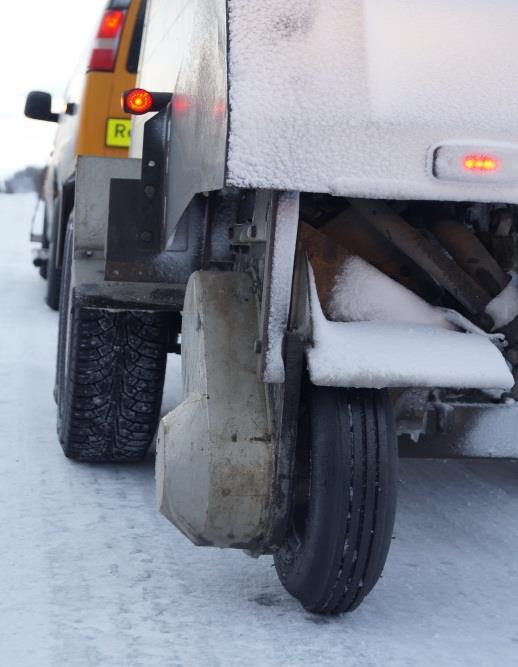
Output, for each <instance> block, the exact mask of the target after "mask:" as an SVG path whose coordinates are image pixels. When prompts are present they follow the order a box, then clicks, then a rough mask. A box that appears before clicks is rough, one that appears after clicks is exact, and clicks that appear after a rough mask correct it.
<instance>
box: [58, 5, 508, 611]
mask: <svg viewBox="0 0 518 667" xmlns="http://www.w3.org/2000/svg"><path fill="white" fill-rule="evenodd" d="M516 25H518V6H517V7H514V6H513V5H511V4H510V3H509V2H507V1H505V0H495V1H493V2H491V3H490V4H489V3H487V2H482V1H481V2H476V3H473V2H467V1H464V0H461V1H459V2H456V3H449V2H442V1H440V2H434V3H421V2H418V1H417V0H410V1H408V0H406V1H403V0H386V2H383V3H378V2H371V1H370V0H340V1H338V0H336V1H335V0H332V1H329V0H302V1H299V2H297V3H286V2H285V1H284V0H268V2H266V3H260V4H257V3H251V2H248V0H228V1H226V0H190V1H189V2H185V3H171V2H169V1H168V0H150V2H148V6H147V13H146V20H145V31H144V41H143V46H142V53H141V59H140V65H139V74H138V79H137V88H133V89H131V90H128V91H124V94H123V108H124V111H125V112H128V113H131V114H133V115H134V121H133V127H132V146H131V149H130V156H132V159H131V157H130V159H129V160H126V161H124V165H123V167H122V168H120V165H119V166H117V165H115V164H114V162H113V161H112V160H110V158H96V157H84V158H80V159H79V163H78V172H77V185H76V201H75V209H74V211H73V214H72V216H71V220H70V224H69V227H68V232H67V241H66V250H65V270H64V283H63V290H62V299H63V301H62V308H61V310H60V333H59V339H60V340H59V353H58V373H57V376H58V380H57V386H58V391H57V395H58V412H59V415H60V417H59V424H60V429H61V431H60V433H61V441H62V444H63V447H64V450H65V453H66V454H67V456H70V457H72V458H75V459H77V460H82V461H128V460H133V459H135V458H138V457H140V456H143V455H144V454H145V452H146V451H147V449H148V447H149V445H150V443H151V441H152V439H153V434H154V431H155V429H156V428H158V436H157V444H156V447H157V455H156V487H157V504H158V507H159V509H160V511H161V512H162V513H163V514H164V515H165V517H167V518H168V519H169V520H170V521H171V522H172V523H173V524H174V526H176V528H177V529H179V530H180V531H181V532H182V533H183V534H184V535H186V536H187V537H188V538H189V539H190V540H191V541H192V542H193V543H194V544H196V545H198V546H205V547H207V546H213V547H219V548H233V549H240V550H242V551H244V552H246V553H248V554H249V555H252V556H261V555H270V556H273V560H274V563H275V568H276V572H277V574H278V576H279V579H280V581H281V583H282V584H283V586H284V587H285V588H286V590H287V591H288V592H289V593H290V594H292V595H293V596H294V597H295V598H297V599H298V600H299V601H300V602H301V604H302V605H303V606H304V608H306V609H307V610H309V611H310V612H313V613H316V614H327V615H332V614H339V613H343V612H349V611H352V610H354V609H356V608H357V607H358V606H359V605H360V603H361V602H362V601H363V600H364V598H365V597H366V596H367V595H368V594H369V593H370V591H371V590H372V589H373V588H374V586H375V584H376V582H377V581H378V580H379V577H380V576H381V573H382V571H383V567H384V564H385V562H386V559H387V555H388V552H389V547H390V543H391V540H392V534H393V526H394V516H395V510H396V496H397V460H398V448H399V451H400V452H401V453H402V454H404V455H413V456H431V457H433V456H477V457H500V458H509V459H512V458H516V455H517V452H518V448H517V442H516V426H517V423H518V422H517V416H518V412H517V406H516V394H517V391H516V376H517V364H518V353H517V345H518V274H517V271H518V228H517V221H518V219H517V208H516V207H517V204H518V143H516V139H515V137H516V136H518V132H517V130H518V127H517V121H516V118H515V114H514V113H513V111H512V110H513V109H514V108H515V106H516V105H515V102H516V101H517V99H516V98H517V96H518V92H517V91H518V88H517V87H516V86H515V85H514V83H513V82H514V81H515V79H516V77H517V76H518V57H517V56H518V53H517V49H518V47H517V44H518V40H516V28H515V26H516ZM488 36H490V37H491V38H490V39H489V37H488ZM121 92H123V91H121ZM117 170H118V171H117ZM157 314H158V317H159V319H158V324H157ZM150 318H152V319H150ZM169 351H178V352H181V356H182V381H183V401H182V403H181V404H180V405H179V406H178V407H177V408H175V409H174V410H173V411H172V412H171V413H169V414H167V415H166V416H165V417H164V418H163V419H162V420H161V421H160V423H159V419H158V416H159V413H158V409H159V403H160V398H161V390H162V385H163V381H164V359H165V356H166V355H167V353H168V352H169ZM398 440H399V442H398Z"/></svg>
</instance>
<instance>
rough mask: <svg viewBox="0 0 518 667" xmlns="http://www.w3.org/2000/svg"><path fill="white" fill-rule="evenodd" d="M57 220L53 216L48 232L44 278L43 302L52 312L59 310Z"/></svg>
mask: <svg viewBox="0 0 518 667" xmlns="http://www.w3.org/2000/svg"><path fill="white" fill-rule="evenodd" d="M57 218H58V216H57V215H55V216H54V220H53V223H52V229H51V230H50V242H49V258H48V261H47V268H46V278H47V294H46V297H45V301H46V303H47V306H48V307H49V308H51V309H52V310H59V293H60V290H61V271H62V269H61V267H60V266H58V265H57V264H58V257H57V245H58V244H57V236H58V229H57Z"/></svg>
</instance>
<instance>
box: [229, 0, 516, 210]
mask: <svg viewBox="0 0 518 667" xmlns="http://www.w3.org/2000/svg"><path fill="white" fill-rule="evenodd" d="M228 6H229V40H230V41H229V44H230V50H229V83H230V135H229V155H228V178H229V182H230V183H233V184H235V185H239V186H244V187H248V186H251V187H262V188H278V189H292V190H300V191H309V192H330V193H334V194H341V195H352V196H358V197H381V198H393V199H406V198H417V199H421V198H425V199H431V200H466V201H470V200H473V201H503V202H514V203H516V202H518V187H517V185H516V179H513V180H512V183H511V184H510V183H509V182H505V181H506V173H504V172H506V169H504V168H503V167H504V166H505V165H504V162H505V160H504V161H503V162H502V170H501V175H502V177H503V180H504V182H503V183H502V184H501V185H499V184H498V183H496V180H497V176H498V175H496V174H494V175H492V176H491V177H490V179H489V180H490V182H489V183H488V184H487V185H484V183H480V180H481V179H480V175H477V176H478V178H475V177H474V175H473V174H468V173H464V172H463V168H462V160H459V161H458V163H457V164H456V165H455V168H456V169H457V171H455V169H454V173H453V177H454V178H455V181H457V182H455V181H450V180H439V179H438V178H434V177H433V158H434V154H435V150H436V149H437V148H438V147H439V146H444V145H446V146H454V147H456V149H457V150H460V152H461V155H463V154H464V153H462V150H461V149H460V148H459V146H461V147H462V146H464V147H465V151H466V153H467V154H472V153H477V151H478V150H483V149H487V148H488V147H491V150H494V151H495V155H496V156H497V158H499V153H498V150H499V148H503V150H504V152H505V155H506V156H507V155H508V154H513V155H514V154H515V153H513V151H515V149H516V148H517V144H516V143H509V142H510V141H511V142H512V141H513V140H514V141H516V137H517V136H518V117H517V115H516V114H515V112H514V110H515V109H516V107H517V105H518V3H517V2H516V1H515V0H455V2H452V1H451V0H434V2H427V1H426V0H264V1H263V2H251V1H250V0H229V2H228ZM511 166H512V168H513V169H514V165H511ZM507 176H508V174H507ZM459 179H460V181H459ZM463 179H464V180H463ZM472 179H473V180H472ZM464 181H466V182H464ZM470 181H471V182H470Z"/></svg>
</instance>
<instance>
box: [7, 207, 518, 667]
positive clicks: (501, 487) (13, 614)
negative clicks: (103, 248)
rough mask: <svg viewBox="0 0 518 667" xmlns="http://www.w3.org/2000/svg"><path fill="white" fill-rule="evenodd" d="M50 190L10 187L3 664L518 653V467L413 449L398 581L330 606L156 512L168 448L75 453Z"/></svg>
mask: <svg viewBox="0 0 518 667" xmlns="http://www.w3.org/2000/svg"><path fill="white" fill-rule="evenodd" d="M33 204H34V199H33V198H32V197H31V196H26V195H24V196H22V195H16V196H6V195H0V230H1V233H0V280H1V287H2V292H1V294H2V296H1V301H0V304H1V328H0V480H1V481H0V489H1V491H0V525H1V526H2V530H1V533H0V568H1V569H0V667H47V666H55V667H76V666H77V667H83V666H87V665H88V666H92V667H111V666H113V667H162V666H164V667H173V666H178V667H180V666H181V667H183V666H189V667H190V666H195V667H198V666H203V667H206V666H207V667H209V666H214V667H215V666H221V667H227V666H228V665H246V666H256V665H257V666H261V667H263V666H264V667H267V666H270V665H271V666H277V665H278V666H283V667H284V666H288V665H290V666H291V665H293V666H297V667H298V666H302V665H312V666H313V665H315V666H320V665H336V666H337V667H338V666H340V667H348V666H351V667H352V666H354V667H364V666H369V667H370V666H378V665H379V666H383V667H389V666H394V667H406V666H408V667H418V666H421V665H430V666H432V665H433V666H434V667H435V666H439V667H454V666H456V665H463V666H470V667H471V666H476V667H482V666H484V667H485V666H487V667H493V666H498V667H507V666H509V667H511V666H512V667H515V666H516V665H518V465H515V464H511V463H506V462H495V461H493V462H468V463H462V462H439V461H436V462H429V461H404V462H402V464H401V470H400V480H401V481H400V499H399V513H398V520H397V526H396V531H395V537H394V541H393V547H392V551H391V554H390V556H389V561H388V564H387V567H386V570H385V574H384V577H383V579H382V580H381V582H380V584H379V585H378V587H377V588H376V589H375V590H374V592H373V593H372V594H371V595H370V596H369V597H368V598H367V600H366V602H365V603H364V605H363V606H362V608H361V609H360V610H358V611H357V612H355V613H353V614H351V615H349V616H346V617H343V618H338V619H326V618H315V617H312V616H311V615H309V614H307V613H306V612H305V611H304V610H303V609H302V608H301V607H300V606H299V605H298V604H297V603H296V602H295V601H294V600H292V599H291V598H290V597H289V596H288V595H287V594H286V593H285V592H284V590H283V589H282V588H281V586H280V584H279V583H278V581H277V578H276V576H275V572H274V570H273V568H272V562H271V559H270V558H261V559H259V560H252V559H250V558H248V557H246V556H244V555H242V554H241V553H237V552H224V551H217V550H212V549H208V550H207V549H197V548H195V547H193V546H192V545H191V544H190V543H189V542H188V541H187V540H186V539H185V538H183V537H182V536H181V535H180V534H179V533H177V532H176V531H175V530H174V528H173V527H172V526H170V525H169V524H168V523H167V522H166V520H165V519H163V518H162V517H161V516H160V515H159V514H158V513H157V512H156V511H155V509H154V486H153V460H152V457H149V459H148V460H147V461H146V462H144V463H142V464H140V465H134V466H129V467H128V466H126V467H124V466H104V467H103V466H87V465H80V464H76V463H73V462H71V461H69V460H67V459H65V458H64V457H63V455H62V453H61V449H60V447H59V445H58V443H57V439H56V435H55V405H54V402H53V398H52V385H53V373H54V356H55V338H56V328H57V316H56V314H55V313H52V312H50V311H49V310H48V308H47V307H46V306H45V305H44V302H43V295H44V282H43V281H42V280H41V279H40V278H39V277H38V275H37V272H36V270H35V269H33V268H32V266H31V264H30V251H29V244H28V242H27V238H28V229H29V220H30V215H31V213H32V207H33ZM178 368H179V367H178V361H177V358H175V357H172V358H171V368H170V372H169V382H170V383H171V384H172V386H173V389H172V390H170V391H169V392H168V397H167V401H168V403H170V404H171V403H172V402H173V401H174V398H175V394H177V391H176V390H175V387H177V386H178Z"/></svg>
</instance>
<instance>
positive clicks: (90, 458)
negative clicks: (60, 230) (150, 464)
mask: <svg viewBox="0 0 518 667" xmlns="http://www.w3.org/2000/svg"><path fill="white" fill-rule="evenodd" d="M71 264H72V227H71V226H69V228H68V230H67V237H66V242H65V261H64V267H63V270H64V275H63V290H62V298H61V309H60V318H59V319H60V321H59V325H60V326H59V340H58V355H57V360H58V361H57V373H56V381H57V387H56V392H55V393H56V395H57V399H58V435H59V439H60V441H61V444H62V446H63V451H64V452H65V455H66V456H68V457H69V458H71V459H75V460H77V461H86V462H109V461H121V462H122V461H133V460H138V459H141V458H142V457H143V456H144V455H145V454H146V452H147V450H148V448H149V446H150V444H151V442H152V441H153V438H154V435H155V432H156V429H157V426H158V421H159V416H160V406H161V402H162V391H163V385H164V375H165V367H166V360H167V342H168V319H167V315H166V314H165V313H142V312H119V313H117V312H108V311H105V310H95V309H85V308H81V307H80V306H79V305H78V303H77V302H76V300H75V297H74V294H73V291H72V290H71V280H70V278H71Z"/></svg>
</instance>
